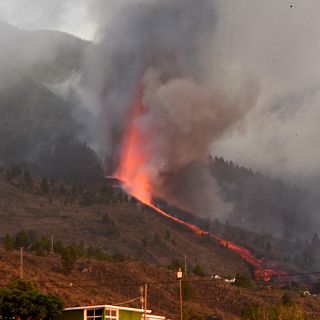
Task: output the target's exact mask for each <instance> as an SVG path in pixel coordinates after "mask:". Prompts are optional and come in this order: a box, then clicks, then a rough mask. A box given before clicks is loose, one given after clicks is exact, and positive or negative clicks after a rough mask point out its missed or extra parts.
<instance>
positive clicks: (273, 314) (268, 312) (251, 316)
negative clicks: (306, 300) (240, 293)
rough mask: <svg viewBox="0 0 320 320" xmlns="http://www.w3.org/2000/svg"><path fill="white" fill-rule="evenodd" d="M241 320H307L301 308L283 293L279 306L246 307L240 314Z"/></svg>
mask: <svg viewBox="0 0 320 320" xmlns="http://www.w3.org/2000/svg"><path fill="white" fill-rule="evenodd" d="M241 316H242V319H243V320H308V319H309V317H308V315H307V314H306V313H305V311H304V309H303V308H302V306H300V305H298V304H296V303H294V302H293V301H292V299H291V298H290V297H289V295H288V294H287V293H285V294H284V295H283V296H282V298H281V301H280V303H279V304H275V305H273V306H253V305H247V306H246V307H245V308H243V310H242V313H241Z"/></svg>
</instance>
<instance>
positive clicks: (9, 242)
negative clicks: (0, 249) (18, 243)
mask: <svg viewBox="0 0 320 320" xmlns="http://www.w3.org/2000/svg"><path fill="white" fill-rule="evenodd" d="M4 242H5V246H6V249H7V250H9V251H12V250H13V249H14V240H13V238H12V237H11V236H10V235H9V234H7V235H6V237H5V238H4Z"/></svg>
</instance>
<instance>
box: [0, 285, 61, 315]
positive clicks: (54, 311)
mask: <svg viewBox="0 0 320 320" xmlns="http://www.w3.org/2000/svg"><path fill="white" fill-rule="evenodd" d="M62 309H63V301H62V300H61V299H60V298H58V297H56V296H53V295H44V294H41V293H40V292H39V291H38V290H37V289H35V287H34V286H33V284H32V283H31V282H30V281H26V280H14V281H12V282H11V283H10V284H9V285H8V286H7V287H5V288H3V289H1V290H0V315H1V318H2V319H21V320H30V319H34V320H40V319H41V320H56V319H58V318H59V315H60V313H61V311H62Z"/></svg>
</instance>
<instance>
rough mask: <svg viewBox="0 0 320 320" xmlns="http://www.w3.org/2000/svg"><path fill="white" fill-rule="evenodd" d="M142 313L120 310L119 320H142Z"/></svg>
mask: <svg viewBox="0 0 320 320" xmlns="http://www.w3.org/2000/svg"><path fill="white" fill-rule="evenodd" d="M141 317H142V313H139V312H134V311H124V310H119V320H141Z"/></svg>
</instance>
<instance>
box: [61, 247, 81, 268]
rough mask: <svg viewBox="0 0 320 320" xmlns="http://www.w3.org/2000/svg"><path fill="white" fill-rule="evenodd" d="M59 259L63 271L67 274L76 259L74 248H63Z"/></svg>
mask: <svg viewBox="0 0 320 320" xmlns="http://www.w3.org/2000/svg"><path fill="white" fill-rule="evenodd" d="M61 259H62V271H63V273H65V274H69V273H70V272H71V270H72V268H73V267H74V265H75V263H76V261H77V254H76V252H75V250H74V249H73V248H72V247H71V246H69V247H66V248H65V249H64V250H63V253H62V255H61Z"/></svg>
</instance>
